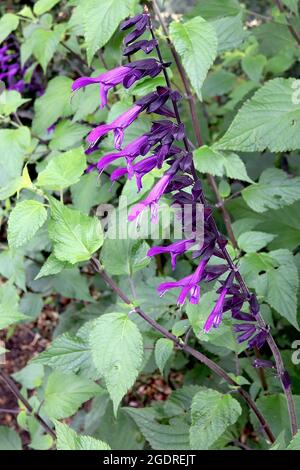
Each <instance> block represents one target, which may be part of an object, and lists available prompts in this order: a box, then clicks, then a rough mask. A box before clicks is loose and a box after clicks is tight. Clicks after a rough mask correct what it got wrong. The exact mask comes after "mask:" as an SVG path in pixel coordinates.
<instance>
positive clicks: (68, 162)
mask: <svg viewBox="0 0 300 470" xmlns="http://www.w3.org/2000/svg"><path fill="white" fill-rule="evenodd" d="M85 168H86V156H85V153H84V151H83V148H82V147H78V148H75V149H72V150H69V151H68V152H65V153H61V154H59V155H57V156H55V157H53V158H52V159H51V160H50V162H49V163H48V165H47V166H46V168H45V169H44V170H43V171H41V172H40V173H39V175H38V178H37V181H36V184H37V186H41V187H42V188H46V189H52V190H61V189H64V188H67V187H68V186H71V185H72V184H75V183H77V182H78V181H79V178H80V176H81V175H82V174H83V172H84V170H85Z"/></svg>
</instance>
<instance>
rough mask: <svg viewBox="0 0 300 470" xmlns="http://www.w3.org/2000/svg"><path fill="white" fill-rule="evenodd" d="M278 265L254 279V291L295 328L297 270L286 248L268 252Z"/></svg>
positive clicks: (296, 322)
mask: <svg viewBox="0 0 300 470" xmlns="http://www.w3.org/2000/svg"><path fill="white" fill-rule="evenodd" d="M269 255H270V256H271V257H272V259H273V260H274V261H275V262H277V265H278V267H277V268H273V269H270V270H269V271H267V272H266V273H265V274H261V275H260V276H259V277H258V279H257V280H256V291H257V293H258V294H259V295H262V296H263V297H264V298H265V299H266V301H267V302H268V304H269V305H270V306H271V307H272V308H274V309H275V310H276V311H277V312H278V313H280V314H281V315H282V316H283V317H284V318H286V319H287V320H288V321H289V322H290V323H291V324H292V325H293V326H294V327H295V328H297V330H299V324H298V320H297V292H298V287H299V277H298V270H297V267H296V264H295V261H294V257H293V255H292V253H291V252H289V251H288V250H284V249H282V250H277V251H272V252H270V253H269Z"/></svg>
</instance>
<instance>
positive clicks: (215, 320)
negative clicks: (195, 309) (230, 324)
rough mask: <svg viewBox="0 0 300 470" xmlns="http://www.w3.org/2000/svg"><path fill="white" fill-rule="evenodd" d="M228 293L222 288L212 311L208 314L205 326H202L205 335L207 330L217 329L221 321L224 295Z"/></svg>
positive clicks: (226, 289)
mask: <svg viewBox="0 0 300 470" xmlns="http://www.w3.org/2000/svg"><path fill="white" fill-rule="evenodd" d="M227 292H228V288H227V287H223V289H222V291H221V294H220V296H219V298H218V300H217V302H216V304H215V306H214V308H213V310H212V312H211V313H210V315H209V317H208V318H207V320H206V322H205V324H204V331H205V332H206V333H208V332H209V330H210V329H211V328H212V327H213V328H218V326H220V324H221V321H222V314H223V306H224V301H225V297H226V294H227Z"/></svg>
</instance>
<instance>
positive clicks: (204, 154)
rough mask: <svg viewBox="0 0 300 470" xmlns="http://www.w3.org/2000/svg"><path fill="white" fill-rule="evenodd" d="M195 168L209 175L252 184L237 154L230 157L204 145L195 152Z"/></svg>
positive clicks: (231, 154)
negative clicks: (224, 176)
mask: <svg viewBox="0 0 300 470" xmlns="http://www.w3.org/2000/svg"><path fill="white" fill-rule="evenodd" d="M193 153H194V162H195V167H196V169H197V170H198V171H200V172H201V173H209V174H210V175H214V176H223V175H224V174H226V176H227V177H228V178H233V179H238V180H241V181H248V182H251V181H252V180H251V179H250V178H249V176H248V175H247V170H246V167H245V165H244V162H243V161H242V160H241V159H240V157H239V156H238V155H236V154H235V153H230V154H228V155H225V154H222V153H221V152H218V151H217V150H215V149H214V148H212V147H208V146H207V145H203V146H202V147H199V148H198V149H196V150H195V151H194V152H193Z"/></svg>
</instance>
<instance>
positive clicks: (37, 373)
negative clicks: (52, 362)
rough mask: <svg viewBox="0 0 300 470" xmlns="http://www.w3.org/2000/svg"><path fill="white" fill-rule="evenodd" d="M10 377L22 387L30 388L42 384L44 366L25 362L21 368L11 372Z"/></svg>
mask: <svg viewBox="0 0 300 470" xmlns="http://www.w3.org/2000/svg"><path fill="white" fill-rule="evenodd" d="M12 377H13V378H14V380H16V381H17V382H19V383H20V384H22V386H23V387H25V388H27V389H29V390H32V389H34V388H38V387H40V386H41V385H42V382H43V377H44V367H43V366H42V365H41V364H27V365H26V366H25V367H23V369H21V370H19V371H18V372H15V373H14V374H12Z"/></svg>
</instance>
